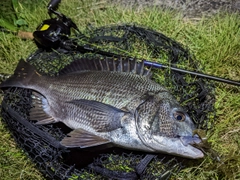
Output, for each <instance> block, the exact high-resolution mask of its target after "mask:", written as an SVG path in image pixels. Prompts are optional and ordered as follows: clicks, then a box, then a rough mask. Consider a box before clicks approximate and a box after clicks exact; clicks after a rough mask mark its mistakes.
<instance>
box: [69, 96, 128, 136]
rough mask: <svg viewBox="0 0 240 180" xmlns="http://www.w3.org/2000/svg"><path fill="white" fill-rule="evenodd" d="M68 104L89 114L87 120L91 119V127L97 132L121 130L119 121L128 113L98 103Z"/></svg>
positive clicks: (89, 101) (87, 101) (84, 101)
mask: <svg viewBox="0 0 240 180" xmlns="http://www.w3.org/2000/svg"><path fill="white" fill-rule="evenodd" d="M68 103H72V104H75V105H76V106H78V107H79V108H81V109H83V110H86V111H88V112H91V114H88V118H89V119H91V121H92V122H93V123H92V127H93V128H94V129H95V130H96V131H97V132H109V131H113V130H115V129H118V128H121V127H122V125H121V119H122V117H123V116H124V115H125V114H126V113H128V112H125V111H123V110H121V109H118V108H116V107H113V106H111V105H108V104H104V103H101V102H98V101H93V100H86V99H78V100H72V101H69V102H68Z"/></svg>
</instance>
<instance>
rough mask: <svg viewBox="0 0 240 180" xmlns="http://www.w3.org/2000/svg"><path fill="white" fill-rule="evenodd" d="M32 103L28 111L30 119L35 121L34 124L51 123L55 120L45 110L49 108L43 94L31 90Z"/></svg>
mask: <svg viewBox="0 0 240 180" xmlns="http://www.w3.org/2000/svg"><path fill="white" fill-rule="evenodd" d="M32 105H33V108H31V109H30V112H29V118H30V120H33V121H37V123H36V124H51V123H55V122H56V120H55V119H54V118H53V117H52V116H50V115H48V114H47V112H46V111H48V109H49V105H48V102H47V100H46V98H45V97H44V96H42V95H41V94H39V93H37V92H33V94H32Z"/></svg>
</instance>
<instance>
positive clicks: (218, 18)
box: [0, 0, 240, 180]
mask: <svg viewBox="0 0 240 180" xmlns="http://www.w3.org/2000/svg"><path fill="white" fill-rule="evenodd" d="M19 2H20V4H21V7H22V9H21V13H22V17H24V20H25V21H26V22H27V23H28V26H27V27H24V28H25V30H27V31H34V30H35V28H36V27H37V26H38V24H39V23H40V22H41V21H42V20H44V19H46V18H48V16H47V10H46V5H47V3H48V1H43V0H42V1H37V0H34V1H30V0H29V1H23V0H21V1H19ZM30 2H31V3H30ZM60 11H61V12H63V13H64V14H66V15H68V16H69V17H71V18H72V19H73V21H74V22H76V24H77V26H78V27H79V29H80V30H81V31H83V32H84V31H86V27H87V26H88V25H91V26H95V27H100V26H104V25H112V24H124V23H130V24H137V25H141V26H143V27H149V28H152V29H154V30H156V31H159V32H162V33H163V34H165V35H167V36H169V37H171V38H173V39H175V40H177V41H179V42H181V43H183V44H184V45H186V46H187V47H188V48H189V49H190V50H191V52H192V53H193V54H194V55H195V56H196V58H197V59H198V60H199V61H200V62H201V64H202V67H204V72H205V73H209V74H212V75H216V76H221V77H225V78H229V79H233V80H236V81H240V43H239V39H240V29H239V27H240V21H239V19H240V15H239V14H228V13H219V14H217V15H215V16H213V17H210V18H204V17H202V18H201V19H200V20H199V21H191V19H189V20H186V19H183V18H182V16H181V15H180V14H179V13H175V12H172V11H169V10H165V11H161V10H159V9H158V8H156V7H153V8H145V9H142V10H139V9H136V10H134V9H128V8H124V9H123V8H121V7H113V6H111V5H110V4H108V3H107V2H106V1H104V0H101V1H95V0H91V1H79V0H69V1H63V2H62V4H61V6H60ZM0 12H1V11H0ZM2 13H4V12H2ZM8 13H10V12H8ZM34 50H36V46H35V45H34V43H33V42H32V41H31V40H22V39H20V38H18V37H16V36H15V35H13V34H9V33H4V32H0V62H1V63H0V73H6V74H9V73H13V71H14V68H15V66H16V65H17V63H18V61H19V59H20V58H27V57H28V56H29V55H30V54H31V53H32V52H33V51H34ZM215 107H216V111H217V112H216V113H217V118H216V122H215V125H214V127H213V129H212V131H211V133H209V134H208V136H209V141H210V142H211V143H212V146H213V149H215V150H216V151H217V152H218V153H219V154H220V155H221V156H222V161H221V162H216V161H213V160H211V159H210V158H208V157H206V158H205V159H204V160H203V161H202V163H201V164H200V165H193V166H191V167H188V168H185V169H183V170H182V171H180V173H179V174H178V175H177V176H176V177H174V179H240V173H239V172H240V151H239V150H240V140H239V137H240V88H239V87H234V86H231V85H227V84H221V83H216V103H215ZM0 177H1V179H3V180H7V179H42V176H41V174H40V173H39V172H38V171H37V170H36V169H35V168H34V165H33V164H32V163H31V162H30V160H29V159H28V158H27V157H26V156H25V155H24V153H23V152H22V150H21V149H19V148H17V147H16V144H15V143H14V140H13V139H12V138H11V136H10V133H9V131H8V130H7V129H6V128H5V127H4V126H3V124H2V122H1V121H0Z"/></svg>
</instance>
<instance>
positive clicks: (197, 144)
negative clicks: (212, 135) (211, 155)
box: [180, 129, 211, 153]
mask: <svg viewBox="0 0 240 180" xmlns="http://www.w3.org/2000/svg"><path fill="white" fill-rule="evenodd" d="M180 141H181V142H182V144H183V145H184V146H188V145H190V146H192V147H193V148H195V149H198V150H201V151H202V152H203V153H206V150H209V149H210V148H211V147H210V144H209V143H208V141H207V137H206V133H205V131H204V130H201V129H195V130H194V131H193V135H192V136H181V137H180Z"/></svg>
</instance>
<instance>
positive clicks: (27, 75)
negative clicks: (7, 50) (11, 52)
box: [0, 59, 40, 88]
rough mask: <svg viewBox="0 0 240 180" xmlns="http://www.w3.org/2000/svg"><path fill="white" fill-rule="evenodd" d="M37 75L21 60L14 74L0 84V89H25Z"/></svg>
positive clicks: (30, 66)
mask: <svg viewBox="0 0 240 180" xmlns="http://www.w3.org/2000/svg"><path fill="white" fill-rule="evenodd" d="M39 76H40V75H39V74H37V73H36V70H35V68H34V67H33V66H32V65H31V64H29V63H27V62H25V61H24V60H23V59H21V60H20V61H19V63H18V65H17V68H16V69H15V71H14V74H13V75H12V76H11V77H10V78H8V79H7V80H6V81H4V82H3V83H1V84H0V88H6V87H22V88H26V87H28V86H29V84H30V82H31V80H32V79H34V80H37V79H38V78H39Z"/></svg>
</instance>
